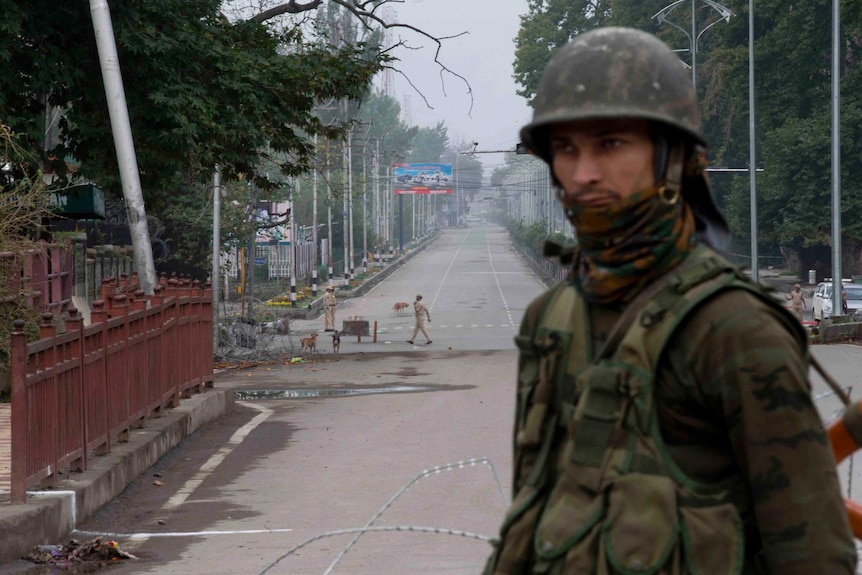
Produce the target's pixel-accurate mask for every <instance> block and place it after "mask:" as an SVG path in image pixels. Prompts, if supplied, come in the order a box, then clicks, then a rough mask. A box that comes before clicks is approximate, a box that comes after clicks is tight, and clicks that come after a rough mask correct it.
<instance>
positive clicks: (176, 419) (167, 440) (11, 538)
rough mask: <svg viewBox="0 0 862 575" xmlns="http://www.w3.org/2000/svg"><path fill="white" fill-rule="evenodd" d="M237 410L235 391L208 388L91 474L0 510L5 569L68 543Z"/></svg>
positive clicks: (136, 433) (95, 461)
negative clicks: (168, 458) (156, 467)
mask: <svg viewBox="0 0 862 575" xmlns="http://www.w3.org/2000/svg"><path fill="white" fill-rule="evenodd" d="M233 406H234V395H233V391H232V390H228V389H212V388H208V389H207V390H205V391H204V392H203V393H201V394H198V395H193V396H192V397H190V398H188V399H183V400H182V401H181V402H180V405H179V407H176V408H174V409H171V410H169V411H168V412H167V413H166V415H164V416H162V417H158V418H152V419H150V420H148V422H147V427H145V428H142V429H133V430H131V431H130V432H129V441H128V442H124V443H115V444H114V445H113V449H112V451H111V452H110V453H108V454H106V455H103V456H91V459H90V462H89V468H88V469H87V470H86V471H84V472H82V473H73V474H71V475H70V476H69V477H68V478H66V479H64V480H62V481H58V483H57V486H56V487H55V488H54V489H52V490H48V491H38V492H28V501H27V503H25V504H22V505H11V504H0V540H2V541H3V544H2V545H0V565H2V564H3V563H7V562H11V561H15V560H16V559H20V558H21V557H23V556H24V555H26V554H27V553H29V552H30V551H31V550H32V549H33V547H35V546H37V545H46V544H51V543H56V542H57V541H61V540H63V539H64V538H65V537H66V536H67V535H68V534H69V533H70V532H71V531H72V530H73V529H75V528H76V527H77V526H78V525H79V524H81V523H82V522H84V521H86V520H87V519H88V518H90V517H91V516H93V515H94V514H95V513H96V512H97V511H98V510H99V509H101V508H102V506H104V505H105V504H107V503H108V502H110V501H111V500H112V499H114V497H116V496H117V495H119V494H120V493H121V492H122V491H123V489H125V488H126V486H128V485H129V484H130V483H131V482H132V481H134V480H135V479H136V478H137V477H138V476H139V475H140V474H142V473H143V472H144V471H146V470H147V469H148V468H149V467H150V466H152V465H153V464H155V463H156V462H157V461H158V460H159V458H161V457H162V456H163V455H165V454H166V453H167V452H168V451H170V450H171V449H173V448H174V447H176V446H177V445H178V444H179V443H180V442H181V441H182V440H183V439H185V438H186V437H188V436H189V435H191V434H192V433H194V432H195V431H196V430H197V429H199V428H200V427H202V426H203V425H205V424H206V423H209V422H211V421H214V420H216V419H218V418H220V417H222V416H223V415H225V414H226V413H229V412H230V411H232V410H233Z"/></svg>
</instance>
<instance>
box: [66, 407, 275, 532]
mask: <svg viewBox="0 0 862 575" xmlns="http://www.w3.org/2000/svg"><path fill="white" fill-rule="evenodd" d="M237 403H239V404H240V405H244V406H246V407H250V408H252V409H254V410H256V411H259V412H260V413H258V414H257V415H256V416H254V417H253V418H252V420H251V421H249V422H248V423H246V424H245V425H243V426H242V427H240V428H239V429H237V430H236V431H235V432H234V434H233V435H231V436H230V439H228V440H227V443H225V445H224V446H222V448H221V449H219V450H218V451H217V452H215V453H214V454H212V455H211V456H210V458H209V459H208V460H207V461H206V463H204V464H203V465H201V467H200V468H199V469H198V470H197V472H195V474H194V475H193V476H192V477H191V478H190V479H189V480H188V481H186V482H185V483H184V484H183V486H182V487H180V489H179V490H178V491H177V492H176V493H174V495H173V496H172V497H171V498H170V499H168V500H167V502H166V503H165V504H164V506H163V507H162V509H161V512H162V513H170V512H171V511H173V510H174V509H176V508H177V507H179V506H180V505H182V504H183V503H184V502H185V500H186V499H188V497H189V495H191V494H192V493H193V492H194V490H195V489H197V488H198V487H199V486H200V484H201V483H203V482H204V480H205V479H206V478H207V477H209V475H210V474H211V473H212V472H213V471H214V470H215V468H216V467H218V466H219V464H220V463H221V462H222V461H224V460H225V458H227V456H228V455H230V454H231V452H232V451H233V450H234V449H235V448H236V446H238V445H239V444H240V443H242V441H243V440H244V439H245V438H246V437H248V435H249V434H250V433H251V432H252V431H254V429H255V428H256V427H257V426H258V425H260V424H261V423H263V422H264V421H265V420H266V418H267V417H269V416H270V415H271V414H272V410H271V409H269V408H267V407H263V406H261V405H256V404H254V403H251V402H247V401H238V402H237ZM276 531H279V530H275V529H267V530H261V531H260V533H269V532H276ZM287 531H290V530H289V529H288V530H287ZM254 532H256V531H225V532H217V531H210V532H206V531H204V532H200V533H201V534H207V533H211V534H218V535H222V534H224V535H229V534H240V533H254ZM79 533H87V532H83V531H80V532H79ZM96 535H101V536H106V537H114V538H119V534H108V533H97V534H96ZM187 535H189V534H183V535H177V536H187ZM165 536H166V535H162V534H158V533H133V534H129V538H131V539H134V541H135V542H136V543H137V544H138V545H143V544H144V543H146V542H147V541H148V540H149V539H150V537H165Z"/></svg>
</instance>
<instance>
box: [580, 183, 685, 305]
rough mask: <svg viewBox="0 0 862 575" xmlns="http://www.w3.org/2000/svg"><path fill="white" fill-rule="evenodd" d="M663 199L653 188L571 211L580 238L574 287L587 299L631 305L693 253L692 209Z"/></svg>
mask: <svg viewBox="0 0 862 575" xmlns="http://www.w3.org/2000/svg"><path fill="white" fill-rule="evenodd" d="M662 198H663V196H662V195H661V194H660V193H659V191H658V189H656V188H653V189H649V190H646V191H643V192H639V193H637V194H634V195H633V196H631V197H629V198H625V199H622V200H620V201H618V202H615V203H614V204H611V205H609V206H604V207H600V208H587V207H583V206H580V205H579V206H575V207H572V208H569V209H568V210H567V213H568V216H569V219H570V220H571V222H572V224H573V225H574V226H575V229H576V230H577V236H578V250H577V252H576V255H575V258H576V259H575V262H576V263H575V285H576V287H577V288H578V290H579V291H580V292H581V293H582V294H583V295H584V297H586V298H587V300H589V301H591V302H595V303H607V302H611V301H622V302H625V301H630V300H631V299H632V298H633V297H635V296H636V295H637V294H638V293H639V292H640V291H641V288H642V287H643V286H644V285H646V284H648V283H650V282H651V281H653V280H654V279H655V278H656V277H658V276H659V275H661V274H663V273H664V272H665V270H668V269H671V268H673V267H674V266H676V265H677V264H678V263H679V262H680V261H682V260H683V259H684V258H685V256H686V255H688V254H689V253H691V251H692V250H693V249H694V227H695V226H694V217H693V216H692V213H691V209H690V208H689V207H688V205H687V204H685V203H684V202H681V201H676V202H675V203H668V202H667V201H665V200H664V199H662ZM677 199H678V198H677Z"/></svg>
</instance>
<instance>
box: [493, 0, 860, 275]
mask: <svg viewBox="0 0 862 575" xmlns="http://www.w3.org/2000/svg"><path fill="white" fill-rule="evenodd" d="M721 3H722V4H724V5H725V6H727V7H728V8H730V9H731V10H732V11H733V14H734V15H733V17H731V19H730V21H729V22H721V23H719V24H717V25H715V26H713V27H712V28H710V29H709V31H707V32H706V33H705V34H703V35H702V36H701V37H700V40H699V42H698V46H697V48H698V54H697V67H696V74H697V92H698V98H699V103H700V107H701V111H702V116H703V122H704V125H703V133H704V135H705V137H706V140H707V141H708V142H709V143H710V146H711V160H712V161H711V163H712V164H713V165H717V166H726V167H735V168H741V167H742V168H744V167H747V166H748V164H749V143H748V141H749V140H748V131H749V105H748V92H749V86H748V54H749V50H748V2H747V1H745V0H727V1H723V2H721ZM667 4H668V2H666V1H665V0H661V1H656V0H617V1H615V2H612V3H610V2H608V3H605V2H602V1H598V2H595V1H589V0H582V1H578V2H565V1H562V0H531V1H530V2H529V11H528V13H527V15H526V16H524V17H522V25H521V29H520V31H519V35H518V39H517V51H516V57H515V78H516V80H517V81H518V83H519V84H520V85H521V86H522V90H521V91H520V92H519V93H520V94H521V95H523V96H524V97H526V98H527V99H530V98H532V96H533V95H534V93H535V88H536V86H537V83H538V78H539V75H540V73H541V71H542V70H543V69H544V66H545V64H546V62H547V60H548V58H549V55H550V53H551V52H552V51H553V50H554V49H555V48H556V47H557V46H559V45H562V44H563V43H565V42H566V41H567V40H568V39H569V38H571V37H573V36H574V35H576V34H578V33H581V32H584V31H586V30H589V29H592V28H595V27H597V26H602V25H608V24H610V25H624V26H633V27H637V28H641V29H644V30H646V31H649V32H653V33H657V34H658V35H659V36H660V37H661V38H662V39H663V40H665V42H667V43H668V44H669V45H670V46H671V48H674V49H678V50H681V52H680V58H681V59H682V60H683V61H685V62H686V63H690V61H691V59H690V56H689V55H688V54H687V51H688V48H689V41H688V39H687V38H686V37H685V36H684V35H683V33H682V32H681V31H679V30H677V29H675V28H673V27H672V26H667V25H659V24H658V23H657V22H656V21H653V20H652V19H651V17H652V15H654V14H656V13H657V12H658V11H659V10H661V9H662V8H663V7H664V6H666V5H667ZM831 4H832V3H831V1H830V0H814V1H813V2H807V3H799V2H795V3H787V2H784V1H782V0H758V2H756V3H755V11H756V12H755V46H754V54H755V66H756V69H755V87H754V88H755V99H756V101H755V106H756V146H757V151H758V154H757V156H758V158H757V165H758V167H760V168H763V169H764V171H763V172H762V173H760V174H759V175H758V179H757V193H758V216H759V217H758V227H759V236H760V237H759V242H760V245H761V246H762V248H764V249H767V250H769V249H771V250H773V251H778V250H784V249H789V250H793V251H796V252H798V255H799V256H800V257H799V261H800V266H801V270H807V269H818V270H819V271H820V273H822V274H826V275H829V274H831V264H830V263H829V262H827V261H822V259H823V256H822V254H823V253H828V250H824V248H826V247H828V245H829V243H830V242H831V209H830V208H831V200H830V195H831V181H832V168H831V108H830V106H831V75H832V72H831V42H832V38H831V25H830V23H831ZM689 6H690V4H689V3H688V2H684V3H682V4H680V5H679V8H678V9H677V10H675V11H674V13H673V14H672V15H670V19H671V20H672V21H673V22H674V23H676V24H678V25H679V26H680V27H682V28H683V29H686V30H687V29H689V28H690V25H691V24H690V22H691V12H690V7H689ZM696 6H697V12H696V19H697V22H698V29H699V30H702V29H703V27H704V26H705V25H706V24H707V23H709V22H713V21H714V20H715V19H716V18H717V15H716V13H715V12H714V11H713V10H712V9H711V8H709V7H708V6H707V4H706V3H704V2H702V1H698V2H697V3H696ZM841 16H842V21H841V34H842V39H841V42H840V44H841V47H842V53H841V71H840V74H841V149H842V156H841V181H842V204H841V218H842V243H843V246H842V251H843V252H844V253H845V254H846V255H845V265H844V269H845V271H848V270H850V271H855V272H859V271H862V255H860V251H859V249H860V246H862V189H860V186H862V182H860V179H859V178H858V177H855V174H858V173H860V172H862V154H859V153H858V142H860V141H862V133H860V132H862V122H860V120H862V112H860V110H862V65H860V63H862V4H860V3H859V2H853V1H850V0H844V1H843V2H842V6H841ZM507 169H510V168H508V167H507ZM511 169H513V168H511ZM504 176H505V171H502V172H500V173H499V174H495V176H493V177H492V179H493V180H494V181H495V182H499V181H502V180H503V179H504ZM712 184H713V191H714V195H715V197H716V199H717V201H718V203H719V205H720V207H721V208H722V209H723V211H724V212H725V215H726V216H727V219H728V221H729V223H730V226H731V231H732V233H733V234H734V236H735V239H736V240H737V243H739V244H742V243H744V242H739V241H738V240H747V238H748V236H749V234H750V213H749V212H750V197H749V195H750V194H749V181H748V176H747V175H739V176H732V175H728V174H714V175H713V177H712Z"/></svg>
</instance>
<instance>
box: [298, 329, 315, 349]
mask: <svg viewBox="0 0 862 575" xmlns="http://www.w3.org/2000/svg"><path fill="white" fill-rule="evenodd" d="M299 342H300V343H301V344H302V350H301V351H306V350H308V351H309V352H312V353H313V352H315V351H317V333H316V332H315V333H313V334H311V335H310V336H308V337H304V338H302V339H300V340H299Z"/></svg>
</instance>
